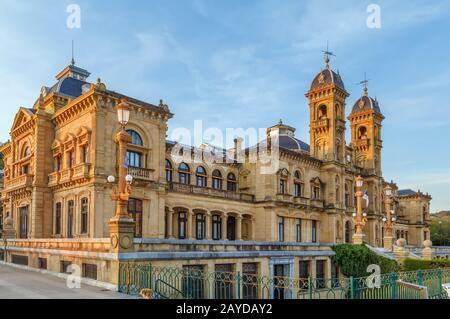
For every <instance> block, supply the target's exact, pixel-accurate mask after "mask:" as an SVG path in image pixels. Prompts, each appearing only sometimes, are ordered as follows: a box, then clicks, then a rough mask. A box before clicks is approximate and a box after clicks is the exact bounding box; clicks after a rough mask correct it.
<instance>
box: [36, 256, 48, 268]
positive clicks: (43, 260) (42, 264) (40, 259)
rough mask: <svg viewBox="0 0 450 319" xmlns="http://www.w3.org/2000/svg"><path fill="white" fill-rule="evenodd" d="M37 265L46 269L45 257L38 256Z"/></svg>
mask: <svg viewBox="0 0 450 319" xmlns="http://www.w3.org/2000/svg"><path fill="white" fill-rule="evenodd" d="M38 267H39V269H47V258H39V259H38Z"/></svg>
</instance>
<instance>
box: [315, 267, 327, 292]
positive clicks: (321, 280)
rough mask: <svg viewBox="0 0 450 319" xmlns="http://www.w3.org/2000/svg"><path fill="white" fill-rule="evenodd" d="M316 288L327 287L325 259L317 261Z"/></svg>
mask: <svg viewBox="0 0 450 319" xmlns="http://www.w3.org/2000/svg"><path fill="white" fill-rule="evenodd" d="M316 288H317V289H323V288H325V260H317V261H316Z"/></svg>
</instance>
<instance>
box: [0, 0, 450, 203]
mask: <svg viewBox="0 0 450 319" xmlns="http://www.w3.org/2000/svg"><path fill="white" fill-rule="evenodd" d="M30 3H33V5H30ZM37 3H39V4H37ZM71 3H76V4H78V5H80V8H81V28H80V29H69V28H67V26H66V20H67V17H68V15H69V14H68V13H67V12H66V8H67V6H68V5H69V4H71ZM131 3H132V4H133V5H132V6H130V4H131ZM371 3H376V4H378V5H379V6H380V8H381V28H380V29H369V28H368V27H367V25H366V19H367V17H368V16H369V13H367V12H366V9H367V6H368V5H369V4H371ZM449 18H450V2H449V1H376V0H372V1H350V0H349V1H345V0H343V1H333V2H331V1H318V0H310V1H299V0H295V1H287V0H284V1H283V0H277V1H275V0H273V1H264V0H246V1H237V0H197V1H195V0H192V1H188V0H178V1H174V0H173V1H167V0H166V1H155V0H154V1H99V0H97V1H79V0H72V1H61V0H53V1H44V0H41V1H39V2H37V1H33V2H31V1H17V0H0V43H2V49H1V50H0V96H1V98H2V102H3V105H2V108H3V111H2V116H1V117H0V140H6V139H8V132H9V129H10V126H11V123H12V120H13V118H14V115H15V112H16V111H17V108H18V107H19V106H22V105H23V106H26V107H30V106H31V105H32V103H33V101H35V100H36V98H37V97H38V95H39V89H40V87H41V86H42V85H47V86H50V85H52V84H54V82H55V80H54V75H56V74H57V73H58V71H60V70H61V69H62V68H63V67H64V66H66V65H67V64H68V62H69V61H70V50H71V49H70V48H71V40H72V39H74V40H75V43H76V45H75V46H76V56H75V58H76V62H77V65H78V66H81V67H84V68H86V69H87V70H89V71H90V72H91V73H92V76H91V78H90V79H91V81H95V79H96V78H97V77H101V78H102V80H103V81H104V82H105V84H106V85H107V87H108V88H109V89H113V90H115V91H120V92H122V93H124V94H128V95H131V96H133V97H136V98H140V99H143V100H145V101H148V102H152V103H158V101H159V99H160V98H164V100H165V101H166V103H167V104H169V106H170V108H171V111H172V112H174V113H175V117H174V119H172V120H171V122H170V128H171V130H173V129H174V128H176V127H187V128H190V127H192V126H193V121H194V120H196V119H201V120H203V121H204V125H205V126H207V127H208V126H209V127H219V128H222V129H225V128H227V127H243V128H247V127H255V128H260V127H267V126H271V125H273V124H275V123H276V122H277V121H278V120H279V119H280V118H282V119H284V122H285V123H287V124H290V125H292V126H294V127H296V128H297V137H299V138H300V139H302V140H304V141H306V142H309V133H308V129H309V128H308V107H307V100H306V98H305V97H304V93H305V92H306V91H307V90H308V88H309V85H310V82H311V80H312V79H313V77H314V76H315V75H316V74H317V73H318V72H319V71H320V69H321V68H322V66H323V57H322V54H321V50H323V49H324V47H325V46H326V41H327V40H329V41H330V47H331V48H332V50H333V51H334V53H335V54H336V55H337V56H336V57H335V58H333V59H332V63H331V64H332V67H333V68H334V69H339V71H340V74H341V75H342V77H343V80H344V82H345V84H346V87H347V90H348V91H349V93H350V94H351V96H350V98H349V99H348V102H347V113H348V112H349V111H350V109H351V106H352V105H353V103H354V102H355V100H357V98H358V97H359V96H360V95H361V88H360V87H358V86H357V85H356V83H357V82H358V81H360V80H362V79H363V77H364V72H367V74H368V78H370V79H371V81H370V83H369V94H371V95H372V96H377V98H378V100H379V102H380V105H381V108H382V112H383V113H384V115H385V117H386V120H385V121H384V126H383V132H382V134H383V140H384V149H383V173H384V176H385V178H386V179H387V180H390V179H394V180H395V181H396V182H397V183H398V184H399V186H400V187H402V188H414V189H420V190H422V191H424V192H430V193H431V194H432V195H433V198H434V200H433V205H432V210H433V211H437V210H443V209H450V196H449V193H450V164H449V163H450V161H449V158H450V141H449V131H450V116H449V115H450V109H449V107H450V106H449V100H448V92H449V86H450V57H449V52H450V42H449V41H448V37H449V31H450V19H449Z"/></svg>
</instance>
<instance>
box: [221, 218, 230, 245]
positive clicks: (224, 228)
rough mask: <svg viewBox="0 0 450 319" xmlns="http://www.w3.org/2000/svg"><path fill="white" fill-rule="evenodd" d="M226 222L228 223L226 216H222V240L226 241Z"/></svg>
mask: <svg viewBox="0 0 450 319" xmlns="http://www.w3.org/2000/svg"><path fill="white" fill-rule="evenodd" d="M227 222H228V216H227V214H226V213H224V214H223V217H222V236H221V237H222V240H228V238H227Z"/></svg>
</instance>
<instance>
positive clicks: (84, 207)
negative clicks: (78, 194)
mask: <svg viewBox="0 0 450 319" xmlns="http://www.w3.org/2000/svg"><path fill="white" fill-rule="evenodd" d="M88 225H89V201H88V199H87V198H86V197H84V198H82V199H81V233H82V234H87V233H88V228H89V227H88Z"/></svg>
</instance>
